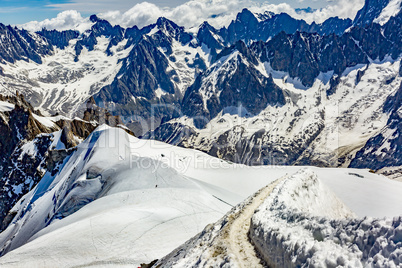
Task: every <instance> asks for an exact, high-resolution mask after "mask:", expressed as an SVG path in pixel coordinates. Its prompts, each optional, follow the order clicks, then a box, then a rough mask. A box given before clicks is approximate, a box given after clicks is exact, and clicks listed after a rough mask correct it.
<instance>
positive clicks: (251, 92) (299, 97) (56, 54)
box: [0, 0, 402, 166]
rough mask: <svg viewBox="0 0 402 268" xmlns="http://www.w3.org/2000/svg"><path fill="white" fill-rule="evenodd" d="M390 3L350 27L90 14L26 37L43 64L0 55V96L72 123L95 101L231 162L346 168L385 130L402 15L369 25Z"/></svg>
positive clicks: (265, 18)
mask: <svg viewBox="0 0 402 268" xmlns="http://www.w3.org/2000/svg"><path fill="white" fill-rule="evenodd" d="M380 2H381V3H380ZM389 5H390V1H369V0H367V1H366V5H365V7H363V9H362V10H361V11H360V12H359V13H358V16H357V17H356V19H355V20H354V21H353V22H352V21H351V20H342V19H339V18H331V19H328V20H327V21H325V22H324V23H322V24H319V25H318V24H315V23H313V24H311V25H309V24H307V23H305V22H304V21H301V20H295V19H293V18H291V17H290V16H288V15H286V14H273V13H270V12H266V13H264V14H254V13H252V12H250V11H249V10H247V9H245V10H243V11H242V12H240V13H239V14H238V15H237V17H236V19H235V20H233V21H232V23H231V24H230V25H229V26H228V27H227V28H222V29H215V28H214V27H212V26H211V25H209V24H208V23H207V22H205V23H203V24H202V25H201V26H200V27H199V29H198V31H197V32H195V33H192V32H187V31H186V29H184V28H183V27H180V26H179V25H177V24H175V23H174V22H173V21H170V20H168V19H166V18H160V19H158V21H157V22H156V23H155V24H151V25H149V26H146V27H144V28H142V29H139V28H138V27H136V26H134V27H131V28H127V29H125V28H122V27H120V26H118V25H116V26H112V25H111V24H110V23H109V22H107V21H106V20H103V19H101V18H99V17H97V16H96V15H94V16H91V17H90V20H91V22H92V27H91V29H90V30H88V31H86V32H85V33H83V34H81V35H80V34H78V33H77V32H74V31H66V32H57V31H47V30H46V29H43V30H42V31H40V32H38V33H36V34H31V35H32V36H36V39H35V38H34V40H41V38H42V39H43V38H44V39H46V40H47V42H45V43H47V44H48V45H49V46H50V48H52V46H53V50H52V49H50V50H49V52H46V53H48V54H46V53H42V54H43V55H41V57H42V61H43V62H42V64H39V63H40V62H36V63H35V62H29V63H27V64H25V63H21V62H20V61H17V60H14V61H12V60H11V59H10V60H9V61H8V63H7V60H6V59H3V61H4V62H3V64H2V65H1V69H2V75H1V76H0V80H1V81H2V82H3V85H6V86H3V88H1V86H0V91H1V92H11V93H13V91H15V90H17V89H18V90H20V91H21V92H24V95H25V96H26V97H27V99H28V100H29V101H30V102H31V103H32V104H33V105H34V107H36V108H40V110H41V112H42V113H44V114H47V115H48V114H50V112H49V111H51V112H52V113H53V112H60V113H62V114H66V115H69V116H70V117H74V116H75V115H79V116H83V115H84V113H85V109H86V108H85V102H86V101H87V100H88V99H89V98H92V97H93V100H94V102H95V103H96V105H97V106H100V107H103V108H107V109H108V110H109V111H110V114H111V115H119V116H121V119H122V121H121V123H125V124H126V125H128V126H129V127H130V128H131V130H132V131H134V133H135V134H136V135H144V137H147V138H156V139H160V140H162V141H166V142H170V143H174V144H179V145H181V146H185V147H191V148H197V149H200V150H202V151H206V152H209V153H210V154H212V155H215V156H218V157H221V158H224V159H227V160H230V161H234V162H242V163H247V164H269V163H271V164H272V163H282V164H315V165H324V166H347V165H349V163H350V162H351V161H352V160H353V158H354V154H355V153H356V152H357V151H358V150H360V149H361V148H362V147H363V146H364V144H365V143H366V142H367V141H368V140H369V139H370V138H371V137H373V136H375V135H378V134H379V132H380V129H382V128H384V127H386V125H385V122H386V121H387V120H388V117H389V115H388V113H389V112H388V110H385V109H383V108H382V106H383V104H384V103H385V101H386V99H387V98H388V97H389V96H391V95H393V94H395V92H396V90H397V88H399V83H400V80H401V75H400V74H398V72H397V69H399V65H398V64H400V63H399V62H400V60H399V57H400V54H401V43H402V42H401V31H400V28H401V13H400V12H399V13H396V15H395V16H391V17H390V18H389V19H388V20H387V21H386V22H384V23H381V24H377V23H374V22H375V20H376V19H378V16H380V15H381V14H383V13H384V12H383V11H384V10H385V9H386V7H388V6H389ZM373 10H376V11H375V12H374V11H373ZM371 11H373V12H371ZM381 16H382V15H381ZM360 21H364V23H360ZM56 48H57V49H56ZM27 66H29V67H27ZM21 70H22V71H21ZM53 74H55V75H53ZM379 88H382V90H379ZM373 97H374V98H373ZM348 99H352V101H351V102H349V101H348ZM362 107H366V108H368V109H369V110H370V111H369V112H368V113H363V112H362V111H363V109H362ZM334 111H335V112H334ZM351 112H353V114H352V113H351ZM236 120H239V121H241V122H243V123H244V122H247V124H251V125H252V128H251V129H247V127H244V126H242V125H241V123H240V124H239V123H238V122H237V121H236ZM370 120H371V121H372V124H371V125H370V123H369V122H370ZM208 128H209V129H208ZM337 129H338V130H337ZM339 129H341V130H342V131H339ZM358 129H360V130H358ZM210 130H211V131H212V132H210V133H207V132H208V131H210ZM334 131H335V133H336V135H337V136H339V137H334V134H333V133H334ZM348 133H349V134H350V133H359V134H358V135H354V136H356V137H357V138H356V139H355V140H350V139H349V141H348V139H347V138H344V137H346V136H347V135H349V134H348ZM330 140H331V142H329V141H330ZM322 151H325V152H322ZM274 159H275V160H274ZM389 164H392V165H394V164H397V162H395V161H394V162H393V163H389Z"/></svg>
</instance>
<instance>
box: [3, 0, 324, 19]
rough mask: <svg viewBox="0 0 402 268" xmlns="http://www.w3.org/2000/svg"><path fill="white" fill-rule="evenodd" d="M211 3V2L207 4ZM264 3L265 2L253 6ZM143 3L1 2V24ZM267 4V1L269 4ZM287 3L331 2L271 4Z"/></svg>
mask: <svg viewBox="0 0 402 268" xmlns="http://www.w3.org/2000/svg"><path fill="white" fill-rule="evenodd" d="M186 1H187V0H170V1H169V0H148V1H147V2H149V3H153V4H155V5H157V6H159V7H170V8H173V7H176V6H178V5H181V4H183V3H185V2H186ZM204 1H207V0H204ZM250 1H252V2H256V3H262V2H263V1H262V0H261V1H260V0H249V2H250ZM140 2H143V1H139V0H117V1H113V0H0V22H1V23H4V24H23V23H26V22H29V21H34V20H36V21H42V20H44V19H47V18H54V17H56V16H57V14H58V13H60V12H62V11H65V10H77V11H78V12H80V13H81V15H83V16H88V15H91V14H95V13H102V12H108V11H111V10H116V11H120V12H124V11H127V10H129V9H130V8H132V7H133V6H134V5H135V4H138V3H140ZM265 2H267V1H265ZM283 2H286V3H288V4H289V5H290V6H291V7H293V8H299V7H313V8H322V7H325V6H327V5H328V2H327V1H317V0H315V1H314V0H271V1H269V2H268V3H270V4H280V3H283Z"/></svg>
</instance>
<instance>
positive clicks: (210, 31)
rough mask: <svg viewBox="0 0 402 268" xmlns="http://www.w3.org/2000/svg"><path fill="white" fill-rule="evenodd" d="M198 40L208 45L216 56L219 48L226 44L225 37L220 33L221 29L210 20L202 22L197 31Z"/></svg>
mask: <svg viewBox="0 0 402 268" xmlns="http://www.w3.org/2000/svg"><path fill="white" fill-rule="evenodd" d="M197 40H198V41H199V42H200V43H203V44H205V45H207V47H209V48H210V49H211V50H212V51H211V54H212V55H213V56H216V54H217V50H221V49H222V48H223V47H224V46H225V44H224V40H223V38H222V37H221V36H220V35H219V31H218V30H217V29H215V28H214V27H212V26H211V25H210V24H209V23H208V22H204V23H203V24H201V26H200V28H199V30H198V32H197Z"/></svg>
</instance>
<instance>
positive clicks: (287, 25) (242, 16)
mask: <svg viewBox="0 0 402 268" xmlns="http://www.w3.org/2000/svg"><path fill="white" fill-rule="evenodd" d="M257 17H258V18H259V19H260V20H258V19H257ZM351 25H352V21H351V20H350V19H340V18H338V17H333V18H329V19H328V20H326V21H325V22H323V23H322V24H316V23H312V24H311V25H310V24H308V23H306V22H305V21H304V20H297V19H294V18H292V17H290V16H289V15H288V14H286V13H281V14H276V15H275V14H269V15H268V16H267V15H266V16H262V15H260V14H253V13H251V12H250V11H249V10H248V9H243V11H242V12H241V13H239V14H238V15H237V17H236V20H234V21H232V23H231V24H230V25H229V26H228V28H227V29H225V28H223V29H222V30H221V31H220V35H221V36H222V37H223V39H224V40H225V42H226V43H229V44H234V43H236V42H237V41H239V40H244V41H245V42H246V43H247V44H249V43H251V42H252V41H264V42H265V41H268V40H269V39H270V38H272V37H274V36H275V35H277V34H279V33H280V32H281V31H284V32H285V33H287V34H294V33H296V32H297V31H299V32H308V33H319V34H321V35H329V34H337V35H341V34H342V33H343V32H344V31H345V30H346V29H348V28H349V27H350V26H351ZM206 44H207V43H206Z"/></svg>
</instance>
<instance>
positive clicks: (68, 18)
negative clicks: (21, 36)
mask: <svg viewBox="0 0 402 268" xmlns="http://www.w3.org/2000/svg"><path fill="white" fill-rule="evenodd" d="M90 25H91V22H90V21H89V18H84V17H82V16H81V14H80V13H79V12H77V11H75V10H66V11H63V12H61V13H59V14H58V15H57V17H56V18H52V19H46V20H44V21H40V22H38V21H31V22H28V23H25V24H22V25H18V27H20V28H24V29H27V30H29V31H40V30H41V29H43V28H46V29H48V30H53V29H57V30H61V31H63V30H69V29H76V30H79V31H85V30H86V29H89V28H90V27H91V26H90Z"/></svg>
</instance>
